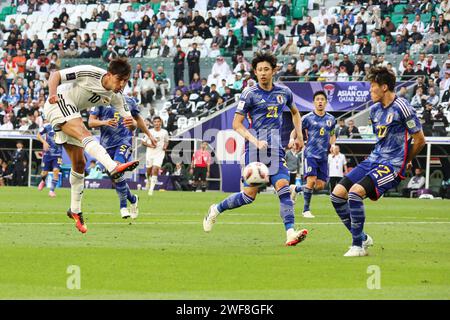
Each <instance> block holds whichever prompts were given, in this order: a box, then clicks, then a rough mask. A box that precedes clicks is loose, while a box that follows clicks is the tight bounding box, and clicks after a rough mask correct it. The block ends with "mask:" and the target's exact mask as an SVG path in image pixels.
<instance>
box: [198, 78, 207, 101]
mask: <svg viewBox="0 0 450 320" xmlns="http://www.w3.org/2000/svg"><path fill="white" fill-rule="evenodd" d="M201 81H202V85H201V87H200V91H199V94H200V97H201V98H203V97H204V96H205V95H206V94H209V92H210V87H209V86H208V79H206V78H202V80H201Z"/></svg>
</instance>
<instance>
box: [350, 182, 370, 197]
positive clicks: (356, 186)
mask: <svg viewBox="0 0 450 320" xmlns="http://www.w3.org/2000/svg"><path fill="white" fill-rule="evenodd" d="M349 192H352V193H356V194H357V195H359V196H360V197H364V196H365V195H366V193H367V192H366V190H365V189H364V187H363V186H361V185H360V184H357V183H356V184H354V185H353V186H352V187H351V188H350V190H349Z"/></svg>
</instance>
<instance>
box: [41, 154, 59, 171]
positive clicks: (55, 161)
mask: <svg viewBox="0 0 450 320" xmlns="http://www.w3.org/2000/svg"><path fill="white" fill-rule="evenodd" d="M61 164H62V158H61V157H46V156H44V157H43V158H42V164H41V167H42V171H53V170H55V169H58V170H61Z"/></svg>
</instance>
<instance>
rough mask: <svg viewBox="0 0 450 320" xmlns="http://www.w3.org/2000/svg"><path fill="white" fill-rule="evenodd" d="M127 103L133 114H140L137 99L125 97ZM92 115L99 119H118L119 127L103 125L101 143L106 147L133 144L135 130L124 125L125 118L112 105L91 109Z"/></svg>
mask: <svg viewBox="0 0 450 320" xmlns="http://www.w3.org/2000/svg"><path fill="white" fill-rule="evenodd" d="M125 104H126V105H127V106H128V108H129V109H130V112H131V115H132V116H133V117H134V116H137V115H139V107H138V105H137V103H136V100H134V99H133V98H130V97H125ZM90 113H91V114H92V115H95V116H97V118H98V119H99V120H107V119H112V118H116V119H117V121H118V125H117V127H115V128H113V127H109V126H102V127H101V129H100V144H101V145H102V146H103V147H104V148H105V149H110V148H114V147H117V146H121V145H127V146H131V141H132V137H133V132H131V131H130V130H128V129H127V128H126V127H125V126H124V125H123V119H122V117H120V115H119V112H118V111H116V110H115V109H114V108H113V107H112V106H99V107H94V108H92V109H91V112H90Z"/></svg>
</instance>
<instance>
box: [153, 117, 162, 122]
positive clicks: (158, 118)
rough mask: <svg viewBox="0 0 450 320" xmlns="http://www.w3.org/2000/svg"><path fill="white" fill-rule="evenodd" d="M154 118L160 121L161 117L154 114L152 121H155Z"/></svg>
mask: <svg viewBox="0 0 450 320" xmlns="http://www.w3.org/2000/svg"><path fill="white" fill-rule="evenodd" d="M155 120H159V121H161V122H162V119H161V117H160V116H154V117H153V119H152V121H155Z"/></svg>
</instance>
